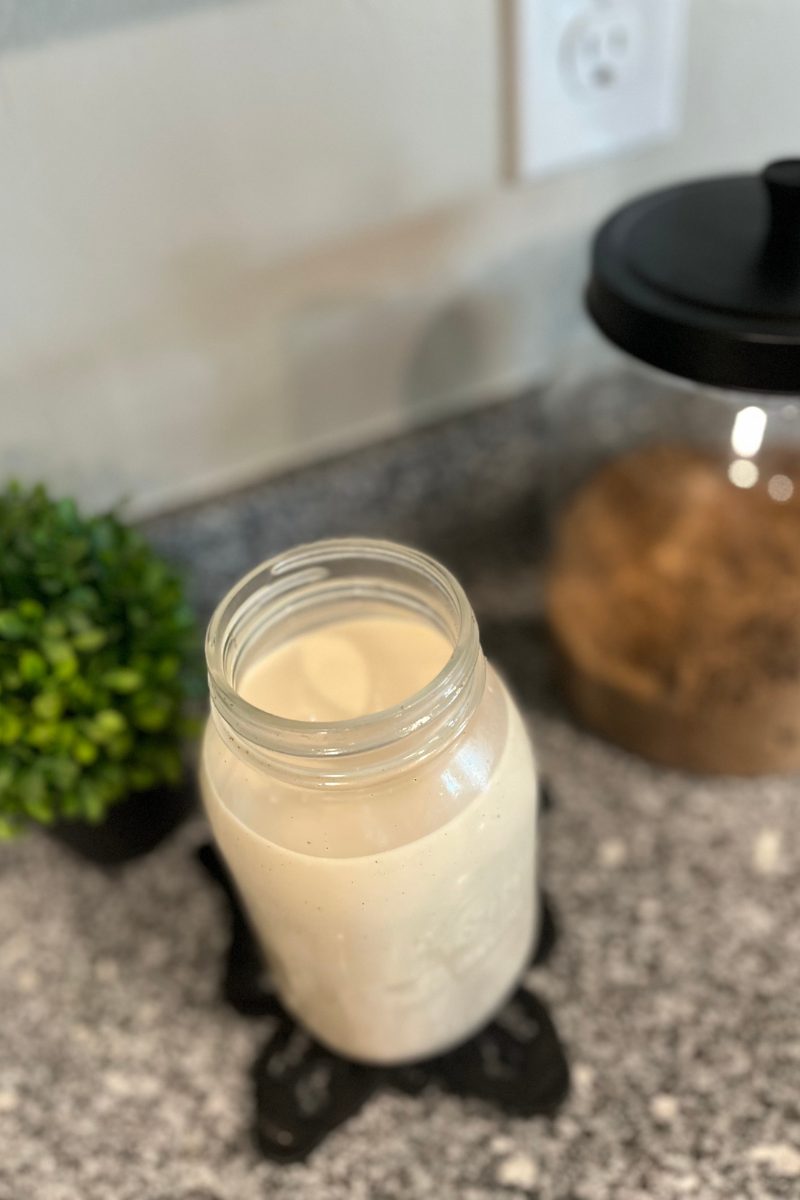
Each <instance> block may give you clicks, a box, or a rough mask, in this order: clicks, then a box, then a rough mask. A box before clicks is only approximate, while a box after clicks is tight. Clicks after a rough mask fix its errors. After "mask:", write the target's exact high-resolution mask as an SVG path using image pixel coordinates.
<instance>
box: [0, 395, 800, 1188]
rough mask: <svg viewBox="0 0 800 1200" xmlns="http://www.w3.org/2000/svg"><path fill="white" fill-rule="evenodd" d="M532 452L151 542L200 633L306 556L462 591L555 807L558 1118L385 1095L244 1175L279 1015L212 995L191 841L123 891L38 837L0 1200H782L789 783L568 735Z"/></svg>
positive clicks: (423, 441)
mask: <svg viewBox="0 0 800 1200" xmlns="http://www.w3.org/2000/svg"><path fill="white" fill-rule="evenodd" d="M538 453H539V451H538V440H537V431H536V407H535V403H534V401H533V399H531V398H523V399H522V400H520V401H518V402H516V403H515V404H512V405H506V406H503V407H502V408H498V409H494V410H491V411H489V412H487V413H483V414H481V415H479V416H475V417H471V418H464V419H462V420H461V421H457V422H453V423H451V424H449V425H446V426H444V427H442V428H440V429H439V430H434V431H428V432H426V433H424V434H418V435H416V436H413V437H409V438H406V439H403V440H401V441H399V442H397V443H392V444H391V445H389V446H384V447H379V448H378V449H376V450H372V451H364V452H361V453H360V454H358V455H354V456H350V457H349V458H348V459H347V460H344V461H342V462H340V463H338V464H331V465H329V466H326V467H323V468H315V469H314V470H313V471H308V472H302V473H298V474H296V475H294V476H291V477H287V479H285V480H282V481H278V482H277V483H274V484H270V485H269V486H265V487H264V488H260V489H252V490H250V491H248V492H245V493H242V494H240V495H238V496H235V497H229V498H228V499H226V500H225V501H219V502H216V503H215V504H210V505H205V506H203V507H202V508H199V509H196V510H192V511H189V512H186V513H183V514H177V515H175V516H173V517H170V518H169V519H166V518H165V519H163V520H162V521H160V522H155V523H152V524H151V526H150V533H151V536H152V537H153V538H154V540H155V541H157V542H158V544H159V545H161V546H162V548H163V549H164V550H165V552H168V553H170V554H171V555H172V557H174V558H176V559H178V560H181V561H183V562H184V563H185V564H186V565H187V566H188V567H189V568H190V570H191V572H192V576H191V578H192V588H193V591H194V595H195V600H196V602H197V604H198V607H199V609H200V610H201V612H202V613H203V614H205V613H206V612H207V611H208V607H209V605H210V604H211V603H213V601H214V599H216V598H217V597H218V596H219V594H220V593H221V591H222V590H223V589H224V587H226V586H228V584H229V583H230V582H233V580H234V579H235V577H236V576H237V575H238V574H240V573H241V571H242V570H243V569H245V568H246V567H248V566H250V565H252V564H253V563H254V562H257V561H259V559H260V558H263V557H264V556H265V554H266V553H271V552H273V551H274V550H275V549H279V548H280V547H281V546H283V545H288V544H290V542H292V541H297V540H301V539H302V538H308V537H310V536H322V535H328V534H330V533H336V532H345V531H350V530H354V531H356V532H386V533H389V534H390V535H392V536H395V537H398V536H405V537H406V538H407V539H408V540H412V541H415V542H417V543H418V544H421V545H424V546H427V547H429V548H432V549H434V550H435V551H436V552H438V553H440V554H441V555H442V557H444V558H445V559H446V560H447V561H449V562H451V563H452V564H453V565H454V566H456V568H457V569H458V570H459V572H460V573H461V575H462V578H464V579H465V582H466V584H467V587H468V590H469V591H470V595H471V597H472V599H473V603H474V604H475V607H476V609H477V611H478V614H479V621H480V624H481V627H482V631H483V634H484V639H485V642H486V645H487V649H488V651H489V653H490V655H492V656H493V657H494V658H495V660H496V661H498V662H499V663H500V664H501V665H502V666H504V668H505V670H506V672H507V674H508V675H509V677H510V678H511V679H512V682H513V683H514V685H515V686H516V689H517V692H518V695H519V696H520V699H521V702H522V704H523V706H524V708H525V710H526V713H527V716H528V719H529V722H530V727H531V730H532V733H533V736H534V738H535V741H536V745H537V749H538V754H539V758H540V762H541V765H542V768H543V770H544V772H545V773H546V776H547V778H548V780H549V781H550V783H551V787H552V791H553V793H554V798H555V804H554V807H553V810H552V811H551V812H550V813H548V814H547V816H546V818H545V822H544V831H543V846H542V870H543V877H544V881H545V885H546V887H547V890H548V891H549V893H550V895H551V896H552V898H553V900H554V903H555V906H556V910H557V914H558V918H559V926H560V937H559V940H558V943H557V946H556V950H555V952H554V953H553V955H552V957H551V958H550V959H549V961H548V962H547V964H546V966H544V967H540V968H537V969H535V970H533V971H532V972H531V973H530V976H529V979H528V981H529V983H530V985H531V986H532V987H533V988H534V989H535V991H536V992H537V994H538V995H540V996H541V997H542V998H543V999H545V1000H546V1001H547V1003H548V1004H549V1006H550V1009H551V1011H552V1014H553V1017H554V1019H555V1022H556V1025H557V1027H558V1030H559V1032H560V1034H561V1037H562V1039H563V1041H564V1043H565V1046H566V1048H567V1052H568V1055H569V1059H570V1063H571V1069H572V1079H573V1088H572V1093H571V1095H570V1097H569V1099H568V1100H567V1101H566V1103H565V1104H564V1106H563V1107H562V1109H561V1111H560V1113H559V1115H558V1116H557V1117H555V1118H554V1119H546V1118H541V1117H540V1118H535V1119H532V1120H521V1119H514V1118H510V1117H506V1116H502V1115H500V1114H498V1113H497V1112H496V1111H494V1110H492V1109H491V1108H490V1107H488V1106H486V1105H484V1104H482V1103H480V1102H478V1101H472V1100H470V1101H467V1100H462V1099H459V1098H457V1097H453V1096H444V1095H442V1094H441V1093H439V1092H437V1091H436V1090H435V1089H429V1090H428V1091H426V1092H424V1093H423V1094H422V1095H421V1096H418V1097H410V1096H404V1095H401V1094H395V1093H392V1092H382V1093H379V1094H378V1095H376V1097H375V1098H373V1099H372V1100H370V1101H369V1102H368V1103H367V1104H366V1106H365V1107H364V1108H363V1109H362V1111H361V1112H360V1113H359V1114H358V1115H357V1116H356V1117H354V1118H353V1119H352V1120H351V1121H350V1122H349V1123H348V1124H346V1125H345V1126H344V1127H342V1128H341V1129H339V1130H338V1131H336V1132H335V1133H334V1134H332V1135H331V1136H330V1137H329V1139H328V1140H327V1141H326V1142H325V1143H324V1144H323V1145H322V1146H321V1147H320V1148H319V1149H317V1150H316V1151H315V1152H314V1153H313V1154H312V1156H311V1158H310V1159H309V1161H308V1162H307V1163H305V1164H296V1165H292V1166H288V1167H286V1166H285V1167H279V1166H275V1165H273V1164H270V1163H267V1162H265V1161H263V1160H262V1159H260V1158H259V1157H258V1155H257V1153H256V1152H255V1150H254V1149H253V1145H252V1141H251V1133H250V1130H251V1124H252V1104H251V1096H250V1083H249V1075H248V1073H249V1069H250V1066H251V1064H252V1061H253V1059H254V1057H255V1055H256V1053H257V1052H258V1050H259V1049H260V1047H261V1045H262V1044H263V1042H264V1040H265V1038H266V1035H267V1032H268V1026H269V1019H268V1018H265V1019H263V1020H246V1019H244V1018H242V1017H239V1016H237V1014H236V1013H234V1012H233V1011H232V1010H230V1009H229V1008H227V1007H225V1006H224V1005H223V1004H222V1003H221V1001H220V999H219V971H220V957H221V955H222V953H223V951H224V947H225V939H226V923H225V912H224V902H223V900H222V898H221V896H220V895H219V894H218V893H217V891H216V890H215V889H214V888H213V887H211V886H210V885H209V882H208V880H207V879H206V878H205V877H204V875H203V873H202V871H201V869H200V867H199V866H198V865H197V863H196V862H195V860H194V857H193V850H194V848H195V847H196V846H197V845H198V844H199V843H200V842H201V841H203V840H205V839H206V837H207V836H208V834H207V828H206V826H205V823H204V821H203V819H202V817H200V816H197V817H194V818H192V819H191V820H190V821H189V822H188V823H187V824H185V825H184V826H183V827H182V828H181V829H180V830H179V831H178V832H177V833H176V834H175V835H173V837H172V838H171V839H170V840H169V841H167V842H166V843H164V844H163V845H162V846H161V847H160V848H159V849H158V850H157V851H156V852H154V853H153V854H151V855H150V856H148V857H147V858H145V859H143V860H140V861H137V862H133V863H131V864H129V865H128V866H126V867H125V868H123V869H122V870H120V871H119V872H117V873H116V874H114V875H109V874H106V873H104V872H103V871H101V870H99V869H97V868H94V867H91V866H88V865H86V864H84V863H81V862H79V861H78V860H77V859H75V858H73V857H72V856H71V855H70V854H69V852H68V851H67V850H66V849H64V848H62V847H61V846H59V845H57V844H56V843H54V842H52V841H50V840H49V839H48V838H47V837H46V836H44V835H41V834H34V835H32V836H30V837H28V838H26V839H24V840H22V841H20V842H18V843H15V844H13V845H10V846H3V847H0V1011H2V1014H3V1020H2V1023H0V1200H109V1198H113V1200H264V1198H266V1197H269V1198H270V1200H289V1198H291V1200H424V1198H427V1197H431V1198H433V1197H435V1198H436V1200H451V1198H452V1200H488V1198H489V1197H492V1198H495V1200H498V1198H501V1197H504V1198H507V1200H522V1198H523V1197H530V1196H536V1197H539V1198H540V1200H556V1198H558V1200H634V1198H637V1200H644V1198H645V1197H647V1198H648V1200H650V1198H652V1197H658V1198H661V1197H665V1198H669V1197H705V1198H709V1200H710V1198H712V1197H713V1198H714V1200H722V1198H728V1197H730V1198H734V1197H736V1198H737V1200H738V1198H740V1197H749V1198H753V1200H755V1198H762V1197H763V1198H764V1200H766V1198H768V1197H770V1198H772V1197H783V1196H785V1197H790V1196H791V1197H795V1196H797V1195H798V1194H800V1087H799V1086H798V1081H799V1080H800V1005H799V1004H798V997H800V892H799V891H798V888H797V886H796V883H795V880H796V877H797V868H798V863H799V862H800V829H799V828H798V821H797V819H796V815H795V806H796V805H797V803H798V795H797V793H798V781H797V780H796V779H763V780H759V781H735V780H733V781H732V780H713V781H708V780H698V779H696V778H691V777H688V776H683V775H681V774H679V773H677V772H665V771H661V770H657V769H655V768H653V767H650V766H648V765H646V764H644V763H642V762H640V761H639V760H637V759H634V758H632V757H630V756H628V755H626V754H624V753H623V752H621V751H619V750H616V749H614V748H613V747H610V746H608V745H605V744H603V743H601V742H599V741H597V740H596V739H594V738H592V737H590V736H588V735H586V734H584V733H581V732H579V731H578V730H576V729H575V728H574V727H573V726H572V724H571V723H570V721H569V720H568V718H567V716H566V715H565V714H564V713H563V712H562V711H561V710H560V708H559V706H558V703H557V701H556V700H555V699H554V698H553V695H552V689H551V688H550V686H549V683H548V673H547V661H546V650H545V648H544V642H543V638H542V634H541V624H540V620H539V614H538V605H537V599H536V597H537V569H536V543H537V537H536V520H535V511H534V510H535V495H534V493H535V481H536V477H537V471H538ZM479 484H480V487H478V485H479ZM215 548H216V550H217V551H219V553H218V554H216V556H215Z"/></svg>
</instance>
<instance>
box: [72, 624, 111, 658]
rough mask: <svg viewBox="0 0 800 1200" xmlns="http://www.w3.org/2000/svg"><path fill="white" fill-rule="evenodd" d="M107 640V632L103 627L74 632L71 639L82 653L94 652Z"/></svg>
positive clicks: (100, 648)
mask: <svg viewBox="0 0 800 1200" xmlns="http://www.w3.org/2000/svg"><path fill="white" fill-rule="evenodd" d="M107 640H108V634H107V633H106V632H105V630H104V629H86V630H84V631H83V633H76V634H75V635H74V637H73V639H72V644H73V646H74V647H75V649H76V650H80V651H81V652H82V653H83V654H94V653H95V651H97V650H102V648H103V646H105V644H106V642H107Z"/></svg>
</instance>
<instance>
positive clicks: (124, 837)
mask: <svg viewBox="0 0 800 1200" xmlns="http://www.w3.org/2000/svg"><path fill="white" fill-rule="evenodd" d="M196 805H197V785H196V783H195V780H194V778H193V776H191V775H187V777H186V779H185V780H184V782H183V783H182V784H180V785H179V786H178V787H168V786H164V787H156V788H151V789H150V791H147V792H131V794H130V795H129V796H128V797H126V799H125V800H120V801H119V803H117V804H114V805H113V806H112V807H111V808H110V809H109V810H108V816H107V817H106V819H105V821H104V822H103V823H102V825H89V824H88V823H87V822H86V821H59V822H57V823H56V824H55V825H51V826H49V828H48V830H47V832H48V833H49V834H50V835H51V836H52V837H54V838H55V839H56V841H59V842H61V843H63V845H65V846H69V848H70V849H71V850H74V851H75V853H76V854H79V855H80V856H81V858H85V859H88V860H89V862H93V863H99V864H100V865H102V866H114V865H115V864H117V863H123V862H127V861H128V859H131V858H138V856H139V855H140V854H147V852H148V850H152V849H153V848H154V847H155V846H157V845H158V843H159V842H160V841H162V840H163V839H164V838H165V837H166V836H167V834H169V833H172V831H173V829H176V828H177V826H178V825H180V823H181V821H183V819H184V818H185V817H187V816H188V815H189V813H190V812H191V811H192V809H193V808H195V807H196Z"/></svg>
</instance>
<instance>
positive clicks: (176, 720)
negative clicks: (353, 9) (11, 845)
mask: <svg viewBox="0 0 800 1200" xmlns="http://www.w3.org/2000/svg"><path fill="white" fill-rule="evenodd" d="M195 647H196V641H195V630H194V622H193V618H192V614H191V612H190V610H189V608H188V606H187V604H186V602H185V600H184V596H183V589H182V586H181V581H180V579H179V577H178V575H177V574H176V572H175V571H174V570H173V569H172V568H171V567H169V566H168V565H167V564H166V563H165V562H164V561H163V560H162V559H160V558H159V557H157V555H156V554H155V553H154V552H153V551H152V550H151V549H150V548H149V546H148V545H147V543H146V542H145V540H144V538H143V537H142V536H141V534H139V533H138V532H137V531H136V530H134V529H131V528H129V527H127V526H125V525H123V524H122V523H121V522H120V521H119V520H118V519H117V518H116V517H114V516H111V515H106V516H99V517H90V518H85V517H82V516H81V515H80V514H79V513H78V511H77V509H76V507H75V504H74V503H73V502H72V501H71V500H59V501H52V500H50V499H49V497H48V495H47V493H46V491H45V490H44V488H43V487H35V488H33V489H30V490H25V489H23V488H21V487H19V486H17V485H12V486H11V487H9V488H8V489H7V490H6V492H5V493H4V494H2V495H0V837H6V838H7V837H11V836H13V835H14V834H16V833H18V832H19V831H20V830H21V829H22V828H23V827H24V826H25V825H26V824H27V823H28V822H30V821H38V822H41V823H43V824H45V825H47V824H52V823H53V822H55V821H60V820H64V819H66V820H83V821H87V822H90V823H97V822H100V821H102V820H103V818H104V816H105V814H106V812H107V810H108V808H109V806H110V805H112V804H114V803H115V801H117V800H120V799H122V798H123V797H125V796H127V795H128V794H129V793H130V792H132V791H141V790H146V789H148V788H152V787H155V786H156V785H159V784H177V783H179V782H180V779H181V774H182V763H181V741H182V736H183V734H184V732H185V723H184V714H183V701H184V698H185V696H186V694H187V689H188V688H190V687H191V680H192V676H193V675H194V678H195V679H196V677H197V676H196V668H195V667H194V664H195V662H196V656H195Z"/></svg>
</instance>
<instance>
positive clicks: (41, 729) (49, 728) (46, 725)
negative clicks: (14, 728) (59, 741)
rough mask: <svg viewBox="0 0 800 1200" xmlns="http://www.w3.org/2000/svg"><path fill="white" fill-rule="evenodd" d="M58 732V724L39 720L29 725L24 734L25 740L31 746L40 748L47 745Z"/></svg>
mask: <svg viewBox="0 0 800 1200" xmlns="http://www.w3.org/2000/svg"><path fill="white" fill-rule="evenodd" d="M57 734H58V726H57V725H56V724H55V722H52V721H40V722H37V723H36V724H35V725H31V726H30V728H29V729H28V732H27V734H26V741H27V742H28V744H29V745H31V746H36V747H37V749H39V750H41V749H43V748H44V747H45V746H49V745H50V743H51V742H52V741H54V740H55V738H56V736H57Z"/></svg>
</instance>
